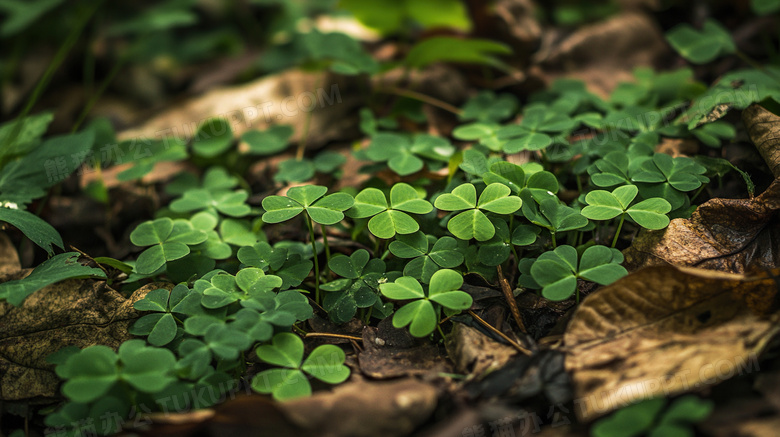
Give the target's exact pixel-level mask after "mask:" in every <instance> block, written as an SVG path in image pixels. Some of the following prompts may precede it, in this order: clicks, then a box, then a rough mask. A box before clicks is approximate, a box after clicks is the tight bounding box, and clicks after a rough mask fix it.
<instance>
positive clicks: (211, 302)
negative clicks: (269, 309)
mask: <svg viewBox="0 0 780 437" xmlns="http://www.w3.org/2000/svg"><path fill="white" fill-rule="evenodd" d="M281 286H282V278H280V277H278V276H274V275H266V274H265V272H264V271H263V270H262V269H258V268H255V267H250V268H245V269H241V270H239V271H238V273H236V276H233V275H229V274H217V275H214V276H213V277H211V279H210V280H206V279H198V280H197V281H195V285H194V288H195V290H198V291H199V292H202V293H203V299H202V301H201V304H202V305H203V306H204V307H206V308H221V307H224V306H226V305H230V304H231V303H233V302H236V301H239V300H245V299H250V298H252V296H253V295H255V294H258V293H265V292H267V291H271V290H273V289H274V288H278V287H281Z"/></svg>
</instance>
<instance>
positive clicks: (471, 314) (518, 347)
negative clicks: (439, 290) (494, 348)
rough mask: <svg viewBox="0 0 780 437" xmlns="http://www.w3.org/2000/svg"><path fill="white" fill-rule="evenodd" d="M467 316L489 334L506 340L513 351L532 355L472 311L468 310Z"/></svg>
mask: <svg viewBox="0 0 780 437" xmlns="http://www.w3.org/2000/svg"><path fill="white" fill-rule="evenodd" d="M469 315H470V316H471V317H473V318H474V320H476V321H477V322H479V323H480V324H481V325H482V326H484V327H485V328H487V329H488V330H490V332H492V333H494V334H496V335H498V336H499V337H501V338H503V339H504V340H506V341H507V343H509V344H511V345H512V347H514V348H515V349H517V350H519V351H520V352H522V353H524V354H526V355H528V356H531V355H533V353H532V352H531V351H530V350H528V349H526V348H524V347H522V346H520V345H519V344H518V343H517V342H516V341H514V340H512V339H511V338H509V337H508V336H507V335H506V334H504V333H503V332H501V331H499V330H498V329H496V328H494V327H493V326H492V325H491V324H490V323H488V322H486V321H484V320H482V318H481V317H479V316H478V315H477V314H476V313H474V311H471V310H469Z"/></svg>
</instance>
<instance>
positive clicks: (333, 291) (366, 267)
mask: <svg viewBox="0 0 780 437" xmlns="http://www.w3.org/2000/svg"><path fill="white" fill-rule="evenodd" d="M369 258H370V256H369V254H368V251H366V250H365V249H358V250H356V251H355V252H353V253H352V255H350V256H344V255H337V256H334V257H333V258H331V259H330V262H329V263H328V266H329V267H330V269H331V271H333V273H336V274H337V275H339V276H341V277H342V278H343V279H337V280H335V281H331V282H329V283H327V284H324V285H322V286H321V288H322V289H323V290H325V291H329V292H330V293H328V294H327V296H325V299H324V300H323V302H322V306H323V308H325V310H326V311H327V312H328V315H329V316H330V317H331V319H332V320H333V321H334V322H336V323H345V322H348V321H349V320H351V319H352V317H354V316H355V313H356V312H357V309H358V308H368V307H370V306H372V305H374V304H375V303H376V302H377V300H378V296H377V290H378V289H379V282H380V281H381V280H382V278H384V277H385V275H384V273H385V268H386V267H385V262H384V261H382V260H381V259H377V258H374V259H369Z"/></svg>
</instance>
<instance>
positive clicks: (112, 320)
mask: <svg viewBox="0 0 780 437" xmlns="http://www.w3.org/2000/svg"><path fill="white" fill-rule="evenodd" d="M159 285H163V284H149V285H146V286H144V287H142V288H140V289H138V290H136V291H135V292H134V293H133V294H132V296H130V298H125V297H124V296H122V294H120V293H119V292H118V291H116V290H114V289H112V288H111V287H109V286H108V285H106V283H105V282H104V281H96V280H92V279H73V280H68V281H62V282H58V283H56V284H53V285H50V286H48V287H46V288H43V289H41V290H39V291H37V292H35V293H33V294H31V295H30V296H29V297H28V298H27V299H26V300H25V301H24V304H23V305H22V306H20V307H13V306H11V305H10V304H8V303H6V302H0V326H2V328H3V329H2V332H0V400H3V401H19V400H32V401H35V400H41V398H44V399H45V398H53V397H56V396H58V390H57V387H58V386H59V383H60V380H59V379H58V378H57V376H56V375H55V374H54V371H53V370H54V366H53V365H51V364H48V363H46V357H47V356H48V355H50V354H52V353H54V352H57V351H58V350H60V349H62V348H63V347H65V346H77V347H79V348H84V347H87V346H91V345H94V344H103V345H106V346H109V347H112V348H117V347H119V345H120V344H122V342H123V341H126V340H129V339H130V338H132V336H131V335H130V334H128V332H127V330H128V328H129V327H130V325H131V323H133V322H134V321H135V320H136V319H137V318H138V317H139V316H140V314H139V313H138V312H136V311H135V310H134V309H133V303H135V302H136V301H137V300H139V299H142V298H143V297H144V296H145V295H146V293H148V292H149V291H151V290H153V289H155V288H161V287H159Z"/></svg>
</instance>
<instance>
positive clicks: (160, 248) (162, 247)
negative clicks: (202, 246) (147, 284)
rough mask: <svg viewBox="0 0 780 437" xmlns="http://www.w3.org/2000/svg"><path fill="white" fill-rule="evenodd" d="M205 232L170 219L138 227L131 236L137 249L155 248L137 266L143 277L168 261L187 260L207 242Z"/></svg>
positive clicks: (137, 261) (141, 255)
mask: <svg viewBox="0 0 780 437" xmlns="http://www.w3.org/2000/svg"><path fill="white" fill-rule="evenodd" d="M207 238H208V236H207V235H206V233H205V232H203V231H201V230H198V229H195V228H194V227H193V226H192V223H190V222H189V221H187V220H183V219H177V220H171V219H170V218H168V217H163V218H159V219H156V220H150V221H146V222H143V223H141V224H140V225H138V226H137V227H136V228H135V229H134V230H133V232H132V233H131V234H130V241H131V242H132V243H133V244H135V245H136V246H141V247H143V246H151V247H150V248H148V249H146V250H144V251H143V252H141V254H140V255H139V256H138V259H137V260H136V263H135V269H136V271H137V272H138V273H139V274H142V275H149V274H152V273H154V272H156V271H157V270H158V269H160V267H162V266H163V265H165V263H166V262H168V261H173V260H176V259H179V258H183V257H184V256H186V255H187V254H189V253H190V247H189V246H194V245H196V244H199V243H202V242H204V241H206V239H207Z"/></svg>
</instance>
